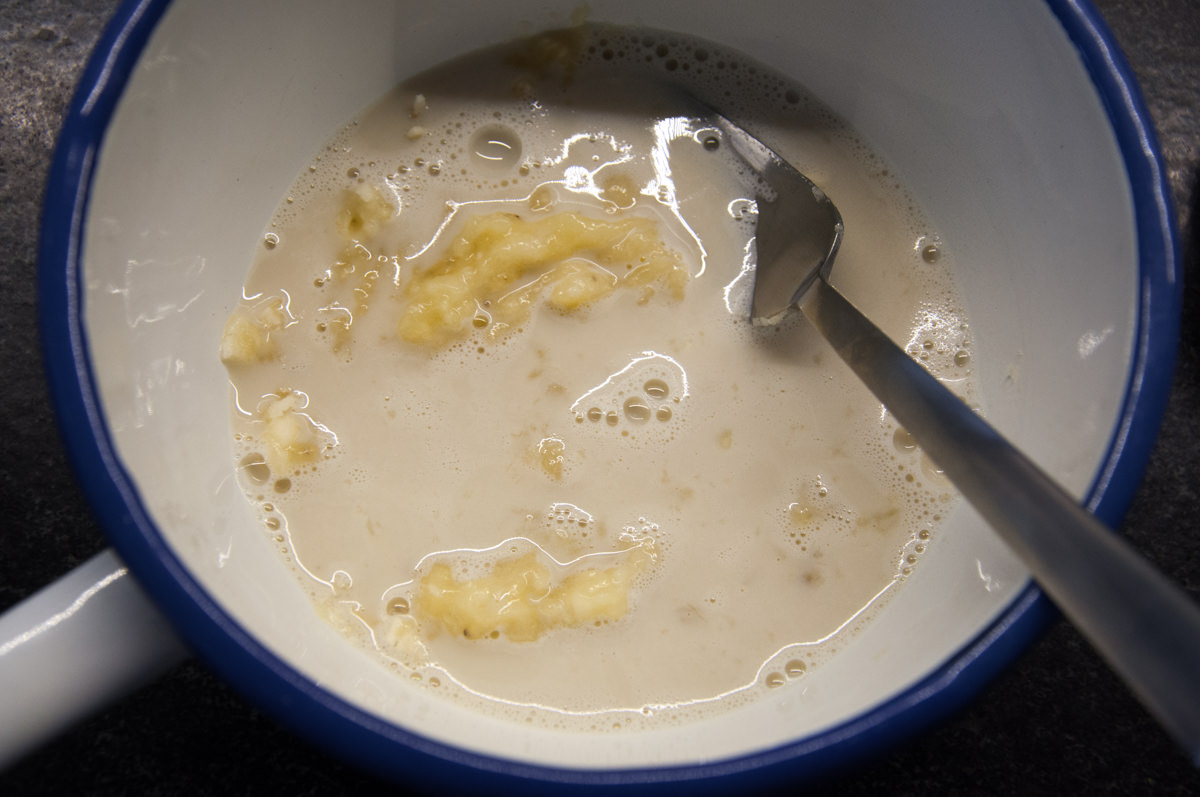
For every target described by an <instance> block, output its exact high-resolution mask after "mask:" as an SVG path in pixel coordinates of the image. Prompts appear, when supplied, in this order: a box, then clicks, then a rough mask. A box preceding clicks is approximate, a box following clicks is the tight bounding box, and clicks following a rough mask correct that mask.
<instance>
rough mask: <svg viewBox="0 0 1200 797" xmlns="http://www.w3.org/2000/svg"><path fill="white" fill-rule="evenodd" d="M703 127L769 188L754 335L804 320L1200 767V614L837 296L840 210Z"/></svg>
mask: <svg viewBox="0 0 1200 797" xmlns="http://www.w3.org/2000/svg"><path fill="white" fill-rule="evenodd" d="M707 117H708V120H709V121H711V122H712V123H713V124H714V126H715V127H716V129H717V130H719V131H720V133H721V135H722V136H723V138H724V143H725V145H726V146H729V147H732V149H733V151H734V152H736V153H737V155H738V156H739V157H740V158H741V159H742V160H744V161H745V162H746V164H747V165H748V166H749V167H750V168H751V169H752V170H753V171H754V172H755V173H756V174H757V175H758V176H759V177H760V178H761V180H762V185H761V186H760V188H759V190H757V191H756V194H757V196H756V201H757V205H758V220H757V230H756V247H757V250H758V254H757V258H758V263H757V266H756V272H755V284H754V300H753V306H752V309H751V320H752V321H753V323H754V324H756V325H762V326H769V325H773V324H776V323H778V322H779V321H781V320H782V319H783V318H785V317H786V316H787V315H789V314H790V313H791V312H792V311H793V310H796V309H798V310H799V311H800V312H802V313H803V314H804V316H805V317H806V318H807V319H808V320H809V321H810V322H811V323H812V325H813V326H814V327H816V328H817V330H818V331H819V332H820V333H821V334H822V335H823V336H824V337H825V338H826V340H827V341H828V342H829V343H830V344H831V345H832V346H833V348H834V350H835V351H836V352H837V353H838V355H839V356H840V357H841V358H842V359H843V360H844V361H845V362H846V364H847V365H849V366H850V367H851V368H852V369H853V370H854V373H855V374H856V375H857V376H858V377H859V378H860V379H861V380H862V381H863V382H864V383H865V384H866V385H867V387H868V388H870V389H871V392H873V393H874V394H875V396H876V397H877V398H878V399H879V400H880V401H882V402H883V404H884V406H886V407H887V408H888V410H889V411H890V412H891V413H892V414H893V415H895V417H896V419H897V420H898V421H899V422H900V424H901V425H902V426H903V427H904V428H905V429H906V430H907V431H908V432H909V434H911V435H912V436H913V438H914V439H915V440H916V441H917V443H918V444H919V445H920V447H921V448H922V450H924V452H925V453H926V454H927V455H928V456H929V457H930V458H931V459H933V461H934V462H936V463H937V465H938V467H940V468H942V469H943V471H944V472H945V474H946V476H947V477H948V478H949V479H950V480H951V481H952V482H953V483H954V485H955V486H956V487H957V488H958V489H959V491H960V492H961V493H962V494H963V496H965V497H966V499H967V500H968V501H969V502H970V503H971V504H972V506H974V507H975V509H976V510H977V511H978V512H979V514H980V515H982V516H983V518H984V519H985V520H987V522H988V523H989V524H991V526H992V527H993V528H994V529H995V530H996V531H997V532H999V534H1000V536H1001V537H1002V538H1003V539H1004V541H1005V542H1006V543H1007V544H1008V545H1009V547H1011V548H1012V549H1013V550H1014V551H1015V552H1016V553H1017V555H1018V556H1020V557H1021V559H1022V560H1024V562H1025V564H1026V565H1027V566H1028V567H1029V569H1030V570H1031V571H1032V573H1033V576H1034V578H1035V579H1036V580H1037V582H1038V583H1039V584H1040V585H1041V586H1042V588H1043V589H1044V590H1045V591H1046V592H1047V593H1048V594H1049V596H1050V597H1051V599H1052V600H1053V601H1054V602H1055V603H1056V604H1057V605H1058V607H1059V609H1061V610H1062V612H1063V613H1064V614H1065V615H1066V616H1067V617H1068V618H1069V619H1070V620H1071V622H1072V623H1074V624H1075V626H1076V627H1077V628H1079V630H1080V631H1081V632H1082V633H1083V634H1084V636H1086V637H1087V638H1088V640H1089V641H1090V642H1091V643H1092V645H1093V646H1094V647H1095V648H1096V650H1097V651H1099V652H1100V654H1101V655H1102V656H1104V658H1105V659H1106V660H1107V661H1108V663H1109V664H1110V665H1111V666H1112V668H1113V669H1114V670H1115V671H1116V672H1117V673H1118V674H1119V675H1120V676H1121V677H1122V678H1123V679H1124V680H1125V682H1126V684H1128V685H1129V687H1130V688H1131V689H1132V690H1133V692H1134V693H1135V694H1136V695H1137V696H1138V697H1139V699H1140V700H1141V701H1142V703H1143V704H1144V705H1145V706H1146V707H1147V708H1148V709H1149V710H1150V712H1151V713H1152V714H1153V715H1154V716H1155V717H1157V719H1158V720H1159V722H1160V723H1161V724H1162V725H1163V727H1164V728H1166V730H1167V731H1168V732H1169V733H1170V734H1171V735H1172V736H1173V737H1174V738H1175V740H1176V741H1177V742H1179V744H1180V745H1182V746H1183V748H1184V749H1185V751H1186V752H1187V753H1188V755H1189V756H1190V757H1191V759H1192V762H1193V763H1194V764H1196V765H1198V766H1200V607H1198V606H1197V605H1196V604H1195V603H1194V602H1193V601H1192V600H1191V599H1190V598H1189V597H1188V596H1187V595H1186V594H1185V593H1184V592H1183V591H1182V590H1181V589H1179V588H1178V587H1176V586H1175V585H1174V584H1172V583H1171V582H1170V581H1169V580H1168V579H1167V578H1166V577H1165V576H1164V575H1163V574H1162V573H1160V572H1159V571H1158V570H1157V569H1155V568H1154V566H1153V565H1151V564H1150V563H1149V562H1147V561H1146V560H1145V559H1143V558H1142V557H1141V556H1140V555H1139V554H1138V553H1136V552H1135V551H1134V550H1133V548H1131V547H1130V546H1129V545H1128V544H1126V543H1125V542H1124V541H1123V540H1122V539H1121V538H1120V537H1118V536H1117V535H1116V534H1115V533H1113V532H1112V530H1110V529H1109V528H1108V527H1107V526H1105V525H1103V524H1102V523H1101V522H1100V521H1098V520H1097V519H1096V518H1095V517H1093V516H1092V515H1091V514H1090V513H1089V512H1087V511H1086V510H1085V509H1084V508H1083V507H1081V506H1079V504H1077V503H1076V502H1075V500H1074V499H1073V498H1072V497H1071V496H1070V495H1068V494H1067V493H1066V491H1064V490H1063V489H1062V488H1061V487H1060V486H1059V485H1058V484H1056V483H1055V482H1054V481H1053V480H1052V479H1050V477H1049V476H1047V475H1046V474H1045V473H1043V472H1042V471H1041V470H1040V469H1039V468H1038V466H1037V465H1035V464H1034V463H1033V462H1032V461H1030V460H1029V459H1028V458H1027V457H1026V456H1025V455H1023V454H1022V453H1021V452H1020V451H1018V450H1017V449H1016V448H1014V447H1013V446H1012V445H1011V444H1010V443H1008V442H1007V441H1006V440H1005V439H1004V438H1003V437H1002V436H1001V435H1000V434H999V433H998V432H996V430H994V429H993V428H992V427H991V426H989V425H988V424H987V423H986V422H985V421H984V420H983V419H982V418H980V417H979V415H977V414H976V413H975V412H973V411H972V410H971V409H970V408H969V407H968V406H967V405H966V404H965V403H963V402H962V401H961V400H960V399H959V398H958V397H957V396H955V395H954V394H953V393H951V392H950V391H949V390H948V389H947V388H946V387H945V386H944V385H942V384H941V383H940V382H939V381H938V380H937V379H936V378H934V377H933V376H932V375H931V374H930V373H929V372H928V371H926V370H925V369H924V367H922V366H921V365H920V364H919V363H917V362H916V361H915V360H913V359H912V358H911V357H909V356H908V355H907V354H906V353H905V352H904V350H903V349H901V348H900V347H899V346H897V345H896V344H895V343H893V342H892V341H891V340H890V339H888V337H887V336H886V335H884V334H883V332H881V331H880V330H879V328H878V327H876V326H875V325H874V324H873V323H871V321H870V320H869V319H867V318H866V317H865V316H864V315H863V314H862V313H861V312H859V310H858V309H857V308H855V307H854V305H852V304H851V303H850V302H849V301H847V300H846V299H845V298H844V297H843V296H842V295H841V294H840V293H838V291H837V290H836V289H834V288H833V286H831V285H830V284H829V282H828V277H829V272H830V270H831V269H832V267H833V260H834V256H835V255H836V253H837V250H838V246H839V244H840V243H841V239H842V233H843V231H844V226H843V224H842V217H841V215H840V214H839V213H838V211H837V208H836V207H834V204H833V202H832V201H830V199H829V197H827V196H826V195H825V193H824V192H823V191H822V190H821V189H820V188H818V187H817V186H816V185H814V184H813V183H812V181H810V180H809V179H808V178H807V177H805V176H804V175H803V174H801V173H800V172H799V171H797V170H796V169H795V168H794V167H792V166H791V165H790V164H789V163H787V162H786V161H784V160H783V159H782V158H781V157H779V155H777V154H776V153H775V152H774V151H773V150H771V149H770V148H769V147H767V146H766V145H765V144H763V143H762V142H761V141H759V140H758V139H756V138H754V137H753V136H751V135H750V134H749V133H747V132H746V131H745V130H743V129H742V128H741V127H739V126H738V125H736V124H734V123H733V122H731V121H729V120H728V119H726V118H725V117H723V116H721V115H720V114H717V113H715V112H711V113H709V114H708V115H707Z"/></svg>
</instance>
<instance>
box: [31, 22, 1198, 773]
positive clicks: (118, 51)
mask: <svg viewBox="0 0 1200 797" xmlns="http://www.w3.org/2000/svg"><path fill="white" fill-rule="evenodd" d="M1046 2H1047V6H1048V7H1049V9H1050V11H1051V12H1052V14H1053V15H1054V16H1055V17H1056V18H1057V20H1058V22H1059V23H1060V25H1061V26H1062V28H1063V30H1064V31H1065V33H1066V34H1067V36H1068V37H1069V39H1070V40H1071V42H1072V44H1073V45H1074V47H1075V49H1076V50H1077V52H1078V54H1079V57H1080V58H1081V60H1082V62H1083V65H1084V67H1085V68H1086V70H1087V72H1088V74H1089V75H1090V77H1091V79H1092V81H1093V84H1094V85H1095V88H1096V90H1097V93H1098V94H1099V96H1100V98H1101V100H1102V102H1103V103H1104V105H1105V108H1106V111H1107V113H1108V117H1109V121H1110V124H1111V125H1112V128H1113V131H1114V133H1115V136H1116V139H1117V143H1118V146H1119V148H1120V151H1121V154H1122V157H1123V159H1124V162H1125V166H1126V170H1127V174H1128V178H1129V183H1130V189H1131V193H1132V197H1133V205H1134V212H1135V224H1136V230H1137V236H1138V263H1139V285H1140V297H1139V298H1140V308H1139V310H1140V312H1139V314H1138V319H1137V328H1136V332H1135V346H1134V355H1133V357H1134V360H1133V363H1132V367H1131V370H1130V375H1129V381H1128V386H1127V391H1126V395H1125V400H1124V403H1123V406H1122V411H1121V416H1120V422H1119V424H1118V426H1117V429H1116V431H1115V433H1114V436H1113V439H1112V441H1111V443H1110V446H1109V450H1108V453H1107V455H1106V457H1105V460H1104V462H1105V465H1104V467H1103V468H1102V469H1101V471H1100V473H1099V474H1098V475H1097V477H1096V480H1095V483H1094V484H1093V486H1092V489H1091V491H1090V492H1089V496H1090V498H1089V506H1090V508H1091V509H1092V510H1093V511H1094V512H1095V513H1096V514H1097V515H1098V516H1099V517H1100V518H1101V519H1102V520H1104V521H1105V522H1106V523H1108V524H1109V525H1111V526H1116V525H1118V524H1119V522H1120V519H1121V518H1122V517H1123V516H1124V514H1125V511H1126V510H1127V509H1128V506H1129V504H1130V502H1131V501H1132V499H1133V496H1134V493H1135V492H1136V490H1137V486H1138V483H1139V482H1140V479H1141V475H1142V473H1143V471H1144V469H1145V466H1146V462H1147V461H1148V460H1149V457H1150V453H1151V449H1152V447H1153V444H1154V440H1155V438H1156V436H1157V432H1158V428H1159V425H1160V423H1161V420H1162V414H1163V411H1164V409H1165V406H1166V401H1167V395H1168V393H1169V389H1170V382H1171V376H1172V371H1173V363H1174V361H1175V350H1176V345H1177V338H1178V329H1179V315H1180V302H1181V296H1182V290H1181V285H1180V281H1179V280H1180V276H1179V267H1178V247H1177V241H1176V238H1175V231H1174V222H1173V219H1174V215H1173V210H1172V206H1171V199H1170V187H1169V185H1168V183H1167V180H1166V176H1165V171H1164V169H1163V167H1162V162H1161V158H1160V156H1159V150H1158V145H1157V141H1156V137H1155V134H1154V130H1153V124H1152V121H1151V118H1150V115H1149V113H1148V112H1147V110H1146V108H1145V105H1144V103H1143V101H1142V99H1141V95H1140V93H1139V90H1138V88H1137V85H1136V81H1135V79H1134V77H1133V74H1132V72H1131V70H1130V68H1129V66H1128V64H1127V63H1126V62H1125V60H1124V57H1123V56H1122V55H1121V53H1120V51H1119V50H1118V48H1117V46H1116V44H1115V42H1114V40H1113V38H1112V36H1111V34H1110V33H1109V31H1108V29H1107V27H1106V26H1105V24H1104V22H1103V21H1102V19H1101V17H1100V15H1099V13H1098V12H1097V11H1096V9H1095V8H1094V7H1093V6H1092V5H1091V4H1090V3H1089V2H1086V0H1046ZM168 6H169V0H131V1H130V2H126V3H125V4H124V5H123V6H122V7H121V8H120V9H119V10H118V11H117V13H116V15H115V16H114V18H113V20H112V22H111V23H110V25H109V26H108V28H107V29H106V31H105V32H104V34H103V36H102V37H101V39H100V41H99V43H98V44H97V47H96V50H95V52H94V53H93V55H92V57H91V59H90V61H89V63H88V65H87V67H86V69H85V71H84V73H83V77H82V79H81V82H80V85H79V88H78V89H77V92H76V95H75V98H74V100H73V102H72V104H71V106H70V109H69V111H68V114H67V117H66V119H65V121H64V124H63V128H62V131H61V134H60V137H59V141H58V147H57V150H56V153H55V158H54V161H53V164H52V166H51V170H50V174H49V179H48V184H47V191H46V200H45V205H44V208H43V218H42V228H41V240H40V247H39V260H40V267H39V277H38V279H39V285H38V291H39V322H40V325H41V333H42V340H43V349H44V357H45V363H46V371H47V379H48V382H49V385H50V391H51V395H52V398H53V400H54V403H55V409H56V411H57V414H58V418H59V423H60V426H61V428H62V432H63V437H64V440H65V442H66V446H67V449H68V453H69V456H70V457H71V460H72V465H73V466H74V468H75V470H76V472H77V474H78V476H79V480H80V483H81V485H82V488H83V490H84V492H85V494H86V495H87V498H88V499H89V501H90V503H91V506H92V507H93V510H94V511H95V513H96V515H97V516H98V517H99V519H100V521H101V523H102V524H103V526H104V527H105V530H106V532H107V534H108V535H109V538H110V540H111V541H112V543H113V545H114V546H115V547H116V548H117V550H118V552H119V553H120V555H121V557H122V558H123V559H124V560H125V561H126V563H127V564H128V565H129V566H130V568H131V570H132V571H133V572H134V574H135V575H136V576H137V578H138V580H139V582H140V583H141V584H142V585H143V587H144V588H145V589H146V591H147V592H148V593H149V594H150V595H151V596H152V597H153V598H154V600H155V601H156V602H157V603H158V605H159V606H160V608H161V609H162V610H163V611H164V612H165V613H166V614H167V615H168V616H169V617H170V618H171V620H172V621H173V623H174V625H175V627H176V628H177V629H178V630H179V632H180V634H181V635H182V636H183V637H184V638H185V639H186V641H187V642H188V643H189V644H190V645H191V646H192V648H193V650H195V651H196V652H197V653H199V654H200V655H202V656H203V657H204V658H205V660H206V661H207V662H208V663H209V664H210V665H211V666H212V667H213V668H214V669H215V670H217V671H218V672H219V673H221V675H222V676H223V677H224V678H226V679H227V680H228V681H230V682H231V683H232V684H233V685H234V686H235V687H236V688H237V689H238V690H239V691H240V692H241V693H242V694H244V695H246V696H247V697H248V698H250V699H251V700H252V701H253V702H254V703H256V704H257V705H258V706H260V707H261V708H263V709H264V710H265V711H267V712H268V713H270V714H272V715H274V716H275V717H276V718H277V719H279V720H280V721H282V722H284V723H285V724H286V725H288V726H290V727H291V728H293V729H294V730H296V731H297V732H298V733H300V734H301V735H303V736H305V737H306V738H308V739H310V740H311V741H313V742H315V743H317V744H319V745H321V746H323V747H325V748H326V749H329V750H331V751H333V752H335V753H336V754H339V755H340V756H342V757H343V758H345V759H347V760H350V761H352V762H355V763H357V764H358V765H360V766H363V767H365V768H366V769H369V770H371V771H374V772H376V773H378V774H381V775H384V776H386V777H390V778H392V779H394V780H399V781H404V782H408V783H424V784H426V785H428V786H431V787H438V788H440V789H446V788H447V787H457V788H459V789H463V790H475V789H479V788H483V787H486V788H488V789H489V790H495V789H499V788H504V787H505V786H508V787H515V788H521V789H522V790H524V791H526V792H545V793H552V792H555V791H557V790H558V789H559V788H561V787H562V786H566V785H577V786H593V787H620V788H621V789H622V791H623V792H627V791H628V790H629V789H630V788H634V789H635V790H636V791H643V790H644V791H649V790H651V789H656V788H661V787H663V786H665V785H668V784H674V785H677V786H678V785H684V784H690V785H691V786H692V787H693V788H695V789H697V790H702V791H710V790H718V789H724V788H728V787H731V786H736V787H737V788H738V789H740V790H744V789H748V788H753V787H755V786H761V785H766V784H769V783H776V782H781V781H784V780H788V781H792V782H799V781H811V780H814V779H817V778H820V777H824V776H827V775H829V774H831V773H834V772H837V771H840V770H842V769H844V768H846V767H847V766H849V765H850V764H851V763H853V762H855V761H859V760H862V759H863V758H864V757H866V756H869V755H872V754H875V753H878V752H879V751H881V750H883V749H886V748H889V747H892V746H894V745H896V744H898V743H899V742H900V741H902V740H904V739H908V738H911V737H912V736H913V735H914V734H915V733H918V732H920V731H922V730H924V729H926V728H928V727H929V726H931V725H933V724H935V723H936V722H938V721H940V720H942V719H944V718H945V717H947V716H948V715H949V714H951V713H952V712H954V711H955V710H957V709H959V708H961V707H963V706H964V705H965V704H966V703H967V702H968V701H969V700H970V699H971V698H972V697H974V696H975V695H976V694H977V693H978V692H979V691H980V690H982V689H983V687H984V686H986V685H987V684H988V683H989V682H990V681H991V680H992V678H994V677H995V676H996V675H997V674H998V673H999V672H1000V671H1001V670H1003V669H1004V668H1006V667H1007V666H1008V665H1009V664H1010V663H1011V662H1012V661H1013V660H1014V659H1015V658H1016V657H1017V656H1018V655H1019V654H1020V653H1021V651H1023V650H1024V649H1025V648H1026V647H1027V646H1028V644H1029V643H1030V642H1031V641H1032V640H1033V639H1034V638H1036V637H1037V636H1038V635H1039V634H1040V633H1041V632H1042V631H1043V630H1044V629H1045V627H1046V626H1047V624H1048V623H1049V621H1050V620H1051V619H1052V618H1053V617H1055V616H1056V612H1055V610H1054V609H1053V607H1052V606H1051V605H1050V603H1049V601H1048V600H1047V599H1046V598H1045V597H1044V595H1043V594H1042V593H1041V591H1040V590H1039V589H1038V588H1037V587H1036V586H1034V585H1032V584H1031V585H1030V586H1028V587H1027V588H1026V589H1025V590H1023V591H1022V592H1021V593H1020V594H1019V595H1018V596H1017V597H1016V598H1015V599H1014V600H1013V602H1012V603H1011V604H1010V605H1009V606H1008V607H1007V608H1006V609H1005V611H1003V612H1002V613H1001V615H1000V616H999V617H998V618H997V619H996V620H995V621H994V622H993V623H992V624H991V625H990V626H989V627H987V628H986V629H984V630H983V631H982V632H981V633H980V634H979V635H978V636H977V637H976V638H975V639H973V640H971V641H970V642H969V643H968V644H966V645H965V646H964V647H963V648H962V649H961V650H959V651H958V652H957V653H956V654H955V655H954V656H952V657H951V658H950V659H948V660H947V661H946V662H945V663H944V664H943V665H942V666H941V667H939V668H938V669H937V670H936V671H935V672H933V673H932V674H930V675H929V676H927V677H926V678H924V679H923V680H922V681H920V682H919V683H917V684H915V685H914V686H912V687H910V688H909V689H908V690H906V691H905V692H903V693H901V694H900V695H897V696H896V697H894V698H892V699H891V700H889V701H887V702H886V703H884V704H881V705H880V706H877V707H876V708H874V709H872V710H871V711H869V712H867V713H865V714H863V715H861V716H858V717H856V718H853V719H851V720H849V721H847V722H845V723H843V724H842V725H840V726H837V727H835V728H832V729H830V730H827V731H824V732H822V733H820V734H817V735H814V736H811V737H808V738H805V739H800V740H798V741H795V742H791V743H788V744H785V745H782V746H779V747H776V748H773V749H770V750H766V751H762V752H757V753H753V754H749V755H745V756H741V757H737V758H732V759H728V760H721V761H714V762H711V763H703V764H693V765H687V766H670V767H661V768H638V769H620V770H589V769H567V768H557V767H549V766H542V765H535V764H529V763H524V762H515V761H509V760H503V759H499V758H494V757H490V756H486V755H481V754H478V753H473V752H469V751H465V750H461V749H458V748H455V747H453V746H450V745H446V744H443V743H440V742H436V741H433V740H430V739H427V738H425V737H423V736H420V735H418V734H415V733H413V732H410V731H406V730H404V729H402V728H399V727H397V726H395V725H392V724H391V723H388V722H386V721H384V720H381V719H379V718H378V717H375V716H373V715H371V714H369V713H367V712H365V711H363V710H361V709H359V708H357V707H355V706H352V705H350V704H349V703H347V702H346V701H344V700H342V699H341V698H338V697H336V696H334V695H332V694H330V693H328V692H326V691H325V690H323V689H322V688H320V687H319V686H317V685H316V684H315V683H313V682H311V681H309V680H308V679H307V678H305V677H304V676H303V675H302V674H300V673H299V672H297V671H296V670H294V669H293V668H292V667H291V666H289V665H288V664H287V663H286V662H284V661H283V660H281V659H280V658H278V657H277V656H276V655H275V654H274V653H272V652H271V651H269V650H267V649H266V648H264V647H263V646H262V645H261V644H260V643H259V642H258V641H257V640H255V639H254V638H253V637H252V636H251V635H250V634H248V633H247V632H246V631H245V629H243V628H242V627H240V626H239V625H238V624H237V623H236V622H235V621H234V620H233V618H231V617H230V616H229V615H228V614H226V613H225V611H224V610H223V609H222V608H221V607H220V605H218V604H217V602H216V601H215V600H214V599H213V598H212V597H211V596H209V595H208V594H207V592H205V590H204V589H203V588H202V587H201V586H200V584H199V583H198V582H197V581H196V580H195V579H194V577H193V576H192V575H191V574H190V573H189V572H188V570H187V569H186V568H185V567H184V565H183V564H182V562H181V561H180V560H179V559H178V558H177V557H176V555H175V553H174V552H173V551H172V550H171V549H170V548H169V546H168V545H167V544H166V542H165V540H164V539H163V537H162V535H161V534H160V532H159V531H158V529H157V528H156V526H155V524H154V522H153V521H152V520H151V518H150V516H149V513H148V512H147V511H146V509H145V507H144V506H143V504H142V502H141V498H140V496H139V495H138V492H137V488H136V486H135V484H134V482H133V480H132V479H131V478H130V477H129V475H128V474H127V473H126V472H125V470H124V468H123V467H122V465H121V462H120V459H119V457H118V455H117V453H116V449H115V446H114V444H113V441H112V439H111V438H110V436H109V432H108V428H107V426H106V424H105V419H104V415H103V411H102V409H101V406H100V399H99V395H98V392H97V388H96V382H95V379H94V378H93V372H92V364H91V362H90V359H89V354H88V350H87V342H86V334H85V329H84V317H83V310H84V308H83V306H82V301H83V294H84V290H83V285H84V282H83V275H82V266H83V261H82V247H83V240H84V232H85V229H84V228H85V223H86V218H87V204H88V197H89V192H90V190H91V183H92V178H93V176H94V170H95V166H96V161H97V156H98V153H99V151H100V147H101V145H102V143H103V138H104V135H105V132H106V130H107V128H108V125H109V122H110V121H111V119H112V116H113V113H114V112H115V110H116V107H117V104H118V102H119V99H120V97H121V94H122V92H123V91H124V89H125V85H126V83H127V82H128V80H129V77H130V75H131V73H132V71H133V69H134V67H135V65H136V64H137V61H138V59H139V58H140V56H141V54H142V50H143V48H144V47H145V45H146V43H147V41H148V40H149V38H150V35H151V33H152V32H153V30H154V28H155V26H156V24H157V22H158V21H159V19H160V18H161V17H162V15H163V14H164V13H165V11H166V10H167V8H168Z"/></svg>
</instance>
